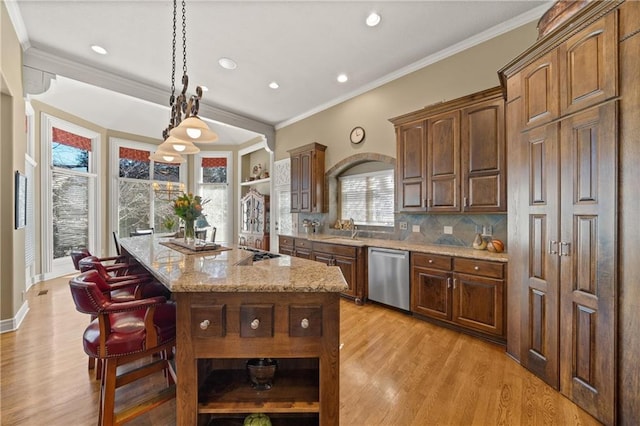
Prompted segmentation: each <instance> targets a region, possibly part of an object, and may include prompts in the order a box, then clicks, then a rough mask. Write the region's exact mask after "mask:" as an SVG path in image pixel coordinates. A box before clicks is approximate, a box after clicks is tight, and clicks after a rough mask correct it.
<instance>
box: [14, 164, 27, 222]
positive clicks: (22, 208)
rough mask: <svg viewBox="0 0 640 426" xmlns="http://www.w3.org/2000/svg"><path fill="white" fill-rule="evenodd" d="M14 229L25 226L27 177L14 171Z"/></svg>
mask: <svg viewBox="0 0 640 426" xmlns="http://www.w3.org/2000/svg"><path fill="white" fill-rule="evenodd" d="M15 210H16V211H15V213H16V229H20V228H24V227H25V226H27V177H26V176H25V175H23V174H22V173H20V172H19V171H16V209H15Z"/></svg>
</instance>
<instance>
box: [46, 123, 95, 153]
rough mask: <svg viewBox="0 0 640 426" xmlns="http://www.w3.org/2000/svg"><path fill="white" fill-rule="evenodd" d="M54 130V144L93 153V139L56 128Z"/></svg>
mask: <svg viewBox="0 0 640 426" xmlns="http://www.w3.org/2000/svg"><path fill="white" fill-rule="evenodd" d="M52 130H53V135H52V136H53V141H54V142H57V143H61V144H63V145H67V146H72V147H74V148H79V149H82V150H85V151H89V152H91V139H89V138H85V137H84V136H80V135H76V134H75V133H71V132H67V131H66V130H62V129H58V128H57V127H54V128H53V129H52Z"/></svg>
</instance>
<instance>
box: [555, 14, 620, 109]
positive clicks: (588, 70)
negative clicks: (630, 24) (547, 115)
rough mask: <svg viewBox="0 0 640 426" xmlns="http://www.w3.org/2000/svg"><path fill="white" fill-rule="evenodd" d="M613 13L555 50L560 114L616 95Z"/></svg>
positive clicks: (615, 52) (616, 56)
mask: <svg viewBox="0 0 640 426" xmlns="http://www.w3.org/2000/svg"><path fill="white" fill-rule="evenodd" d="M615 18H616V15H615V14H613V13H612V14H609V15H608V16H606V17H605V18H603V19H601V20H599V21H597V22H595V23H593V24H591V25H590V26H588V27H587V28H585V29H584V30H582V31H580V32H578V33H577V34H576V35H574V36H573V37H571V38H570V39H569V40H567V41H566V42H565V43H563V44H562V45H561V46H560V48H559V49H558V54H559V57H560V64H559V65H560V75H561V84H560V87H561V88H562V91H561V94H560V95H561V98H562V99H561V102H562V111H561V113H562V114H566V113H570V112H574V111H576V110H578V109H582V108H585V107H588V106H591V105H595V104H597V103H600V102H602V101H604V100H606V99H609V98H612V97H614V96H615V95H616V88H617V78H616V76H617V59H618V50H617V43H616V26H615Z"/></svg>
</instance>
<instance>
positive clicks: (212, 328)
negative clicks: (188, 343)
mask: <svg viewBox="0 0 640 426" xmlns="http://www.w3.org/2000/svg"><path fill="white" fill-rule="evenodd" d="M226 331H227V324H226V305H206V306H204V305H202V306H201V305H193V306H191V335H192V336H193V337H224V336H225V334H226Z"/></svg>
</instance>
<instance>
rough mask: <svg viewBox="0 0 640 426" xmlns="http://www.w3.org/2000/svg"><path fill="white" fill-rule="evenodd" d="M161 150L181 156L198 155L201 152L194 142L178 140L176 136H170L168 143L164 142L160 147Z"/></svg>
mask: <svg viewBox="0 0 640 426" xmlns="http://www.w3.org/2000/svg"><path fill="white" fill-rule="evenodd" d="M159 148H160V149H163V150H165V151H170V152H173V151H175V153H176V154H180V155H189V154H197V153H198V152H200V148H198V147H197V146H195V145H194V144H193V142H190V141H185V140H182V139H178V138H176V137H174V136H169V137H168V138H167V140H166V141H164V142H162V143H161V144H160V146H159Z"/></svg>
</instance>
